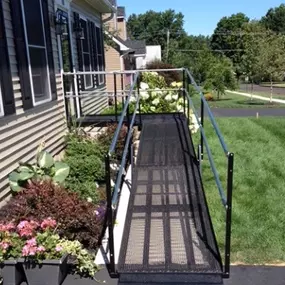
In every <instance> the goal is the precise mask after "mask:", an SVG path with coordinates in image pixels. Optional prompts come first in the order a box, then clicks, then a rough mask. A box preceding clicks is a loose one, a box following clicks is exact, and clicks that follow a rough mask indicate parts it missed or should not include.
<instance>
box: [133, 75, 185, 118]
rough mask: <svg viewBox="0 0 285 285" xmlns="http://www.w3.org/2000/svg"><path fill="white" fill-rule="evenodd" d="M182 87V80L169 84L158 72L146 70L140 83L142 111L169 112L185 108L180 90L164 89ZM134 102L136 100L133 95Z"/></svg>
mask: <svg viewBox="0 0 285 285" xmlns="http://www.w3.org/2000/svg"><path fill="white" fill-rule="evenodd" d="M167 88H172V89H180V88H182V83H181V82H173V83H171V85H170V87H168V86H167V84H166V82H165V80H164V78H163V77H162V76H160V75H159V74H158V73H157V72H144V73H143V75H142V82H141V83H140V96H141V111H142V112H143V113H169V112H181V111H182V110H183V97H182V94H181V92H179V91H165V90H164V89H167ZM131 100H132V102H135V101H136V98H135V97H132V99H131Z"/></svg>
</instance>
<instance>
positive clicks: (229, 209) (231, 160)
mask: <svg viewBox="0 0 285 285" xmlns="http://www.w3.org/2000/svg"><path fill="white" fill-rule="evenodd" d="M233 171H234V154H233V153H229V154H228V181H227V205H226V242H225V267H224V278H229V277H230V264H231V259H230V257H231V255H230V252H231V230H232V229H231V228H232V196H233Z"/></svg>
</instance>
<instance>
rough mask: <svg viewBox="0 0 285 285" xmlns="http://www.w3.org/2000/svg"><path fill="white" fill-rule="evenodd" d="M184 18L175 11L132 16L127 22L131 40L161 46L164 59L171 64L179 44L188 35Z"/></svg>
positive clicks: (148, 12)
mask: <svg viewBox="0 0 285 285" xmlns="http://www.w3.org/2000/svg"><path fill="white" fill-rule="evenodd" d="M183 24H184V16H183V14H182V13H176V12H175V11H174V10H171V9H169V10H166V11H164V12H155V11H152V10H150V11H147V12H146V13H144V14H139V15H135V14H132V15H130V17H129V18H128V21H127V30H128V34H129V35H130V38H133V39H138V40H139V39H143V40H146V44H147V45H161V49H162V56H163V59H164V60H165V61H167V62H171V61H172V60H171V58H172V56H173V54H175V50H176V49H177V43H178V42H179V41H180V40H181V39H182V38H183V37H184V36H185V35H186V33H185V31H184V29H183ZM168 30H169V31H170V36H169V39H170V43H171V44H170V51H169V61H168V60H167V31H168Z"/></svg>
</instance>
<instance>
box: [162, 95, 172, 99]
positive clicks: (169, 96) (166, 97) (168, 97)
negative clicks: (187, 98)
mask: <svg viewBox="0 0 285 285" xmlns="http://www.w3.org/2000/svg"><path fill="white" fill-rule="evenodd" d="M164 99H165V100H166V101H171V100H172V97H171V94H168V95H166V96H165V98H164Z"/></svg>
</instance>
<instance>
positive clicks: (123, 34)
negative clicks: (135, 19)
mask: <svg viewBox="0 0 285 285" xmlns="http://www.w3.org/2000/svg"><path fill="white" fill-rule="evenodd" d="M117 27H118V33H119V37H120V38H121V39H123V40H126V39H127V28H126V21H125V20H123V21H121V22H118V23H117Z"/></svg>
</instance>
